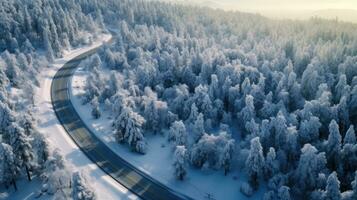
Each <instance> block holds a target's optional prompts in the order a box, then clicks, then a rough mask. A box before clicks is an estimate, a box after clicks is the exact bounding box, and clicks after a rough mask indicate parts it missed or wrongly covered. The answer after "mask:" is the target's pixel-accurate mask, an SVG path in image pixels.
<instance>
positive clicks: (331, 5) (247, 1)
mask: <svg viewBox="0 0 357 200" xmlns="http://www.w3.org/2000/svg"><path fill="white" fill-rule="evenodd" d="M189 1H192V2H194V1H201V2H204V1H206V2H214V3H216V4H221V5H222V6H223V7H225V8H226V9H228V8H231V9H239V10H323V9H357V0H189Z"/></svg>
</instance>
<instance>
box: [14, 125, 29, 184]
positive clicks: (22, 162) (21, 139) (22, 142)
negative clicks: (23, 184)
mask: <svg viewBox="0 0 357 200" xmlns="http://www.w3.org/2000/svg"><path fill="white" fill-rule="evenodd" d="M8 134H9V135H10V136H9V137H8V138H9V139H10V140H9V141H10V144H11V146H12V147H13V151H14V154H15V158H16V160H15V163H16V165H17V167H18V168H19V169H20V168H21V167H25V169H26V173H27V178H28V180H29V181H31V174H30V170H32V165H33V163H32V160H33V158H34V154H33V149H32V145H31V143H30V138H29V137H28V136H26V135H25V131H24V129H22V128H21V127H19V126H18V125H17V124H16V123H12V124H11V125H10V126H9V129H8Z"/></svg>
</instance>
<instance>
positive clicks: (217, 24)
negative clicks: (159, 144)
mask: <svg viewBox="0 0 357 200" xmlns="http://www.w3.org/2000/svg"><path fill="white" fill-rule="evenodd" d="M109 2H111V1H109ZM111 3H112V4H111V7H115V9H113V10H112V11H104V9H107V6H106V5H107V3H106V2H105V1H104V2H102V3H99V2H98V5H96V6H95V8H96V9H99V11H97V12H100V13H103V19H104V21H106V19H108V20H110V21H113V19H116V24H115V23H114V24H113V23H112V25H113V26H114V27H116V28H118V30H119V34H118V35H117V37H116V43H115V44H114V45H112V46H106V47H104V48H103V49H102V50H101V51H100V52H99V54H98V55H94V56H93V57H91V58H90V59H88V60H86V61H85V62H83V63H81V65H82V66H83V67H85V68H86V70H88V71H89V72H91V75H90V76H89V77H88V79H87V81H86V83H87V85H86V93H85V95H84V96H83V98H82V99H83V103H84V104H87V103H89V104H91V105H92V114H93V117H94V118H100V116H101V112H104V111H110V112H112V115H113V116H114V119H113V134H114V135H115V137H116V139H117V141H118V142H119V143H126V144H127V146H128V147H129V148H131V149H132V150H133V151H136V152H139V153H145V152H146V151H150V148H148V144H147V142H146V140H145V138H146V137H150V135H151V134H164V135H165V137H167V139H168V140H170V141H172V149H173V150H172V154H173V156H174V157H175V162H174V163H173V164H174V166H175V167H176V173H175V174H176V176H177V178H178V179H181V180H182V179H184V177H185V176H190V174H186V170H185V169H186V167H187V165H192V166H195V167H197V168H207V167H208V168H213V169H217V170H222V171H223V173H229V171H231V170H244V171H245V172H246V174H247V176H248V177H249V178H248V181H247V184H244V185H242V187H241V188H240V190H241V191H242V192H243V193H244V194H246V195H248V196H250V195H252V194H253V193H254V191H255V190H257V189H258V188H259V185H261V184H264V185H266V187H267V192H266V193H265V195H264V199H267V200H268V199H303V198H308V199H341V198H343V199H354V198H356V195H357V193H356V192H357V186H356V183H357V180H356V178H357V174H356V170H357V161H356V159H357V157H356V156H357V145H356V135H355V127H354V125H356V122H357V65H356V62H357V57H356V56H357V54H356V53H357V51H356V49H357V31H356V30H357V29H356V28H357V26H356V25H354V24H349V23H341V22H338V21H335V20H333V21H326V20H321V19H311V20H309V21H305V22H300V21H273V20H268V19H266V18H263V17H260V16H257V15H251V14H243V13H237V12H223V11H219V10H211V9H207V8H191V7H182V6H171V5H167V4H162V3H152V2H150V3H145V2H141V1H130V2H127V1H123V2H117V1H113V2H111ZM114 5H115V6H114ZM95 8H93V9H95ZM187 22H189V23H187ZM232 162H237V163H238V164H239V168H235V169H232V168H231V164H232ZM168 167H169V166H168ZM238 187H239V186H237V188H238Z"/></svg>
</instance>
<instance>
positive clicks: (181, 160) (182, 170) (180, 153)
mask: <svg viewBox="0 0 357 200" xmlns="http://www.w3.org/2000/svg"><path fill="white" fill-rule="evenodd" d="M186 160H187V150H186V147H185V146H176V150H175V153H174V164H173V165H174V167H175V176H176V178H177V179H179V180H183V179H184V177H185V176H186V174H187V170H186Z"/></svg>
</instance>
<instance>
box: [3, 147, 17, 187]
mask: <svg viewBox="0 0 357 200" xmlns="http://www.w3.org/2000/svg"><path fill="white" fill-rule="evenodd" d="M17 171H18V169H17V167H16V164H15V155H14V153H13V151H12V147H11V146H10V145H7V144H5V143H1V144H0V183H3V184H4V185H5V187H6V188H7V187H8V186H9V184H11V183H12V184H13V185H14V187H15V190H17V186H16V176H17Z"/></svg>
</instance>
